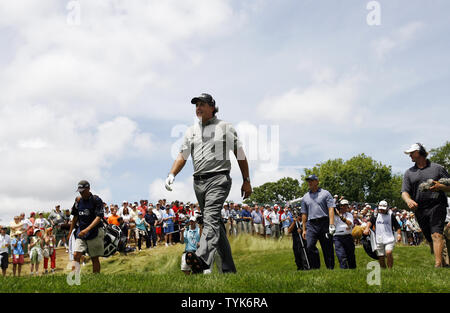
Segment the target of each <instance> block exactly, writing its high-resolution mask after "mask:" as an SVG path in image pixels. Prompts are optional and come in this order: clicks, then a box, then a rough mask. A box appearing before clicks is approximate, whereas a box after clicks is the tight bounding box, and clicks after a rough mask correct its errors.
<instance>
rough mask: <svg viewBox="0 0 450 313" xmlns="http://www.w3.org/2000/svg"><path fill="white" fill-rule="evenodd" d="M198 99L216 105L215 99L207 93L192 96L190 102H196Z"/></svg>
mask: <svg viewBox="0 0 450 313" xmlns="http://www.w3.org/2000/svg"><path fill="white" fill-rule="evenodd" d="M199 101H203V102H206V103H208V104H210V105H216V100H214V98H213V97H212V96H211V95H210V94H208V93H202V94H201V95H200V96H198V97H195V98H192V100H191V103H192V104H197V102H199Z"/></svg>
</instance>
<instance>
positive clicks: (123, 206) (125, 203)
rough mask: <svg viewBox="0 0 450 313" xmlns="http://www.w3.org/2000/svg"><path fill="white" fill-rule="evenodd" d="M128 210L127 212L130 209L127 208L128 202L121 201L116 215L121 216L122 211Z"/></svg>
mask: <svg viewBox="0 0 450 313" xmlns="http://www.w3.org/2000/svg"><path fill="white" fill-rule="evenodd" d="M125 208H128V212H129V211H130V208H129V207H128V201H123V202H122V206H121V207H120V209H119V211H118V212H117V214H118V215H119V216H123V209H125Z"/></svg>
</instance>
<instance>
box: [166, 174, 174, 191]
mask: <svg viewBox="0 0 450 313" xmlns="http://www.w3.org/2000/svg"><path fill="white" fill-rule="evenodd" d="M174 180H175V176H173V174H172V173H170V174H169V176H167V178H166V189H167V190H169V191H172V187H170V185H172V184H173V181H174Z"/></svg>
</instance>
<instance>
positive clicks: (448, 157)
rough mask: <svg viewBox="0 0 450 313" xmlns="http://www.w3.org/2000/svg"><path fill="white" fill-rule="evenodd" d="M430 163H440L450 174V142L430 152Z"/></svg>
mask: <svg viewBox="0 0 450 313" xmlns="http://www.w3.org/2000/svg"><path fill="white" fill-rule="evenodd" d="M430 161H431V162H435V163H438V164H440V165H442V166H443V167H445V169H446V170H447V172H450V141H447V142H446V143H445V144H444V145H443V146H441V147H438V148H434V149H431V150H430Z"/></svg>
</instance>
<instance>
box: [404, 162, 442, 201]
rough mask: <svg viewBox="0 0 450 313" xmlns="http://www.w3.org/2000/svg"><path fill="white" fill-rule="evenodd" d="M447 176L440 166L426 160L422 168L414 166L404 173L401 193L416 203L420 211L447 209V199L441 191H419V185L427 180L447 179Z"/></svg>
mask: <svg viewBox="0 0 450 313" xmlns="http://www.w3.org/2000/svg"><path fill="white" fill-rule="evenodd" d="M449 177H450V176H449V174H448V173H447V171H446V170H445V168H444V167H443V166H442V165H439V164H437V163H432V162H430V161H429V160H427V165H426V166H425V167H424V168H422V169H421V168H418V167H417V166H416V165H414V166H413V167H411V168H410V169H408V170H407V171H406V172H405V175H404V176H403V184H402V192H405V191H406V192H407V193H408V194H409V195H410V196H411V199H413V200H414V201H416V202H417V204H418V205H419V208H420V209H430V208H434V207H436V206H442V207H443V208H445V207H447V197H446V195H445V193H444V192H443V191H439V192H431V191H423V192H421V191H419V185H420V184H421V183H423V182H426V181H427V180H428V179H430V178H431V179H433V180H439V179H441V178H449Z"/></svg>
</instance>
